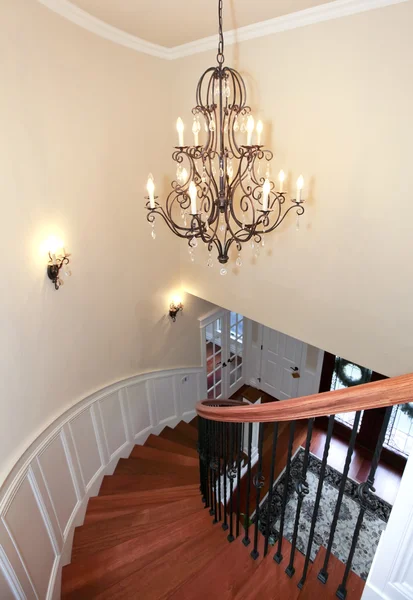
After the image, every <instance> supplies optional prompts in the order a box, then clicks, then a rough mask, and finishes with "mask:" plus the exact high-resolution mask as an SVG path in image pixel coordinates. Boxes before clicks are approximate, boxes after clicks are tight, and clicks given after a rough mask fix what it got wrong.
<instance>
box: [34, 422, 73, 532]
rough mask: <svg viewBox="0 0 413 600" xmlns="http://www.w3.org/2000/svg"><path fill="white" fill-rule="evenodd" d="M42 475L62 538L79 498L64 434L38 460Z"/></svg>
mask: <svg viewBox="0 0 413 600" xmlns="http://www.w3.org/2000/svg"><path fill="white" fill-rule="evenodd" d="M37 460H38V463H39V467H40V471H41V475H42V478H43V481H44V484H45V486H46V490H47V494H48V496H49V498H50V502H51V505H52V509H53V513H54V515H55V516H56V520H57V524H58V526H59V533H60V536H61V538H62V539H63V538H64V532H65V530H66V527H67V525H68V523H69V520H70V518H71V516H72V514H73V511H74V510H75V508H76V506H77V503H78V497H77V494H76V487H75V483H74V481H73V468H72V469H71V468H70V464H69V461H71V459H70V458H69V457H68V455H67V450H66V448H65V440H64V434H63V432H60V433H59V435H57V436H56V437H55V438H54V439H53V440H52V441H51V443H50V444H49V445H48V446H47V447H46V448H45V449H44V450H43V451H42V452H41V454H40V455H39V456H38V458H37Z"/></svg>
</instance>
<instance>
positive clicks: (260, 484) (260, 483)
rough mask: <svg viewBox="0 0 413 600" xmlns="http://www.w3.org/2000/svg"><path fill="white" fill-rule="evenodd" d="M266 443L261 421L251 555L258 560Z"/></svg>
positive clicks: (254, 481) (254, 480) (255, 478)
mask: <svg viewBox="0 0 413 600" xmlns="http://www.w3.org/2000/svg"><path fill="white" fill-rule="evenodd" d="M263 444H264V423H260V426H259V434H258V471H257V473H256V474H255V475H254V479H253V483H254V486H255V489H256V494H255V524H254V525H255V528H254V549H253V551H252V552H251V556H252V558H253V559H254V560H256V559H257V558H258V556H259V554H260V553H259V552H258V521H259V516H260V496H261V488H262V487H263V486H264V477H263V475H262V448H263Z"/></svg>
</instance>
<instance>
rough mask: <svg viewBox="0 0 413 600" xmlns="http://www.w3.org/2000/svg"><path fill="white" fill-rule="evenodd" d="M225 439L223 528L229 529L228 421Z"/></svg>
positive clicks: (224, 430)
mask: <svg viewBox="0 0 413 600" xmlns="http://www.w3.org/2000/svg"><path fill="white" fill-rule="evenodd" d="M223 440H224V452H223V454H224V469H223V470H224V522H223V523H222V529H223V530H224V531H226V530H227V529H228V514H227V476H228V423H223Z"/></svg>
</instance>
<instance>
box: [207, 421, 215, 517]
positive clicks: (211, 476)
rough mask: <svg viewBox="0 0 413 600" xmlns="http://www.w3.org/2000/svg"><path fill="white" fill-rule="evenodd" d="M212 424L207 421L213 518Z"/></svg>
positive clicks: (210, 501)
mask: <svg viewBox="0 0 413 600" xmlns="http://www.w3.org/2000/svg"><path fill="white" fill-rule="evenodd" d="M212 423H213V421H207V424H208V462H207V465H208V472H209V514H210V515H211V516H212V515H213V514H214V481H213V472H212V469H211V459H212V438H213V432H212Z"/></svg>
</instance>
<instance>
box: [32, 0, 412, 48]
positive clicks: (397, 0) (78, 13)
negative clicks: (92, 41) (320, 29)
mask: <svg viewBox="0 0 413 600" xmlns="http://www.w3.org/2000/svg"><path fill="white" fill-rule="evenodd" d="M409 1H410V0H334V1H333V2H328V3H326V4H321V5H319V6H315V7H313V8H307V9H305V10H300V11H298V12H295V13H291V14H289V15H284V16H282V17H276V18H275V19H268V20H267V21H261V22H259V23H253V24H252V25H247V26H246V27H240V28H239V29H233V30H231V31H226V32H225V45H226V46H231V45H233V44H236V43H239V42H245V41H247V40H253V39H257V38H261V37H266V36H269V35H273V34H275V33H281V32H283V31H289V30H291V29H298V28H300V27H306V26H307V25H314V24H315V23H323V22H325V21H331V20H334V19H339V18H341V17H347V16H350V15H355V14H358V13H362V12H367V11H369V10H374V9H376V8H383V7H385V6H392V5H394V4H401V3H402V2H409ZM38 2H40V3H41V4H43V5H44V6H46V7H47V8H49V9H50V10H53V11H54V12H55V13H57V14H59V15H61V16H62V17H65V18H66V19H68V20H69V21H71V22H72V23H76V24H77V25H79V26H80V27H83V28H84V29H87V30H88V31H90V32H92V33H95V34H96V35H99V36H100V37H102V38H105V39H107V40H110V41H112V42H115V43H116V44H120V45H121V46H125V47H126V48H130V49H131V50H135V51H136V52H142V53H144V54H148V55H150V56H155V57H156V58H162V59H165V60H176V59H179V58H183V57H185V56H191V55H193V54H199V53H201V52H206V51H208V50H215V49H216V47H217V43H218V36H217V35H212V36H209V37H206V38H202V39H200V40H196V41H194V42H189V43H188V44H182V45H180V46H175V47H173V48H167V47H165V46H160V45H159V44H153V43H151V42H148V41H146V40H144V39H142V38H139V37H136V36H134V35H131V34H130V33H126V32H125V31H122V30H121V29H118V28H116V27H113V26H112V25H109V24H108V23H105V22H104V21H101V20H100V19H98V18H96V17H94V16H93V15H91V14H89V13H88V12H86V11H84V10H83V9H81V8H79V7H78V6H76V5H74V4H73V3H72V2H70V1H69V0H38Z"/></svg>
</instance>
